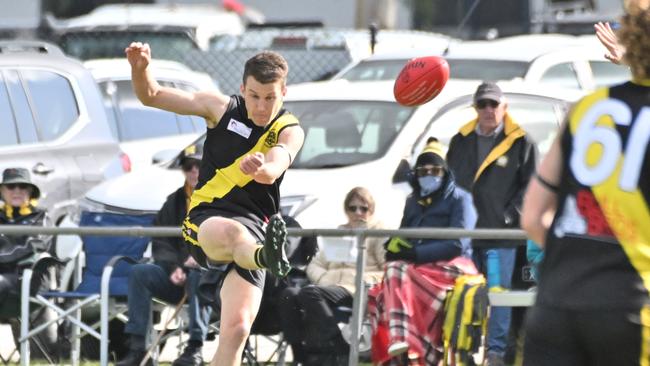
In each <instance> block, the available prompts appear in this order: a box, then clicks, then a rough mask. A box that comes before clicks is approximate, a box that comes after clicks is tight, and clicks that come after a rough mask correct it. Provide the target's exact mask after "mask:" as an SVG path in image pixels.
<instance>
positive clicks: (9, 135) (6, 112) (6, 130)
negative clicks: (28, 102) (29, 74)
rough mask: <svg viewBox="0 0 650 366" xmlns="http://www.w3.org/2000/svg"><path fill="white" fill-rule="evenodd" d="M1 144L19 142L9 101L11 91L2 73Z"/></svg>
mask: <svg viewBox="0 0 650 366" xmlns="http://www.w3.org/2000/svg"><path fill="white" fill-rule="evenodd" d="M0 131H2V133H0V146H9V145H15V144H17V143H18V136H17V135H16V124H15V122H14V115H13V112H12V109H11V103H10V102H9V93H8V91H7V85H6V83H5V81H4V77H3V76H2V74H0Z"/></svg>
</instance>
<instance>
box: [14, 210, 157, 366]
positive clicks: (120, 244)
mask: <svg viewBox="0 0 650 366" xmlns="http://www.w3.org/2000/svg"><path fill="white" fill-rule="evenodd" d="M153 217H154V216H153V215H122V214H116V213H104V212H102V213H98V212H83V213H82V215H81V222H80V226H151V224H152V221H153ZM82 241H83V254H84V256H85V266H84V267H83V272H81V270H80V269H81V264H82V263H81V261H82V259H81V256H77V257H76V258H74V259H73V260H75V261H76V265H75V275H74V276H73V277H74V282H75V284H77V283H78V286H76V288H75V289H74V291H49V292H37V293H35V294H33V296H30V291H29V284H30V281H31V276H32V271H30V270H26V271H25V272H24V273H23V282H22V293H21V318H22V319H23V320H22V324H21V327H22V328H21V338H20V340H19V341H20V348H21V350H20V354H21V357H20V358H21V365H28V364H29V358H30V354H29V352H30V350H29V342H28V340H29V339H30V338H32V337H34V336H35V335H36V334H38V333H40V332H41V331H43V329H44V327H46V326H48V325H50V324H52V323H53V322H60V321H62V320H67V321H69V322H70V323H71V325H72V326H71V336H70V337H69V340H70V341H71V343H72V349H71V361H72V364H73V365H78V364H79V356H80V349H79V343H80V342H79V340H80V338H81V336H83V335H85V334H89V335H91V336H92V337H94V338H96V339H98V340H99V341H100V352H99V353H100V364H101V365H102V366H106V365H108V348H109V347H108V346H109V339H108V331H109V329H108V324H109V321H110V320H111V319H114V318H118V319H120V320H123V321H125V320H126V316H124V314H123V312H124V311H125V310H126V306H125V304H123V303H122V304H119V303H118V301H117V300H118V299H120V298H121V299H124V298H125V297H126V295H127V290H128V276H129V272H130V266H131V264H133V263H135V262H136V261H139V260H140V259H142V255H143V253H144V251H145V249H146V247H147V245H148V243H149V238H144V237H108V236H84V237H83V238H82ZM61 300H69V301H64V302H61ZM30 303H36V304H39V305H41V306H45V307H48V308H51V309H53V310H54V311H55V312H56V313H57V315H58V317H57V318H55V319H52V320H51V321H48V322H46V323H44V324H41V325H40V326H37V327H36V328H34V329H29V322H27V321H25V320H26V319H27V316H28V314H29V313H30ZM97 304H99V305H100V321H99V322H95V323H90V322H88V323H85V322H83V321H82V317H81V311H82V309H87V308H88V307H90V306H94V307H95V309H96V306H97ZM98 327H99V328H100V331H99V332H97V330H96V329H97V328H98ZM80 330H81V331H80Z"/></svg>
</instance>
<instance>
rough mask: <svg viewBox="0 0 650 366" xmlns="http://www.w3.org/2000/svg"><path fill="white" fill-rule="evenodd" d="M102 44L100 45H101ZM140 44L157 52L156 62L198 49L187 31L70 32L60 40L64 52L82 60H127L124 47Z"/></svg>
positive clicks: (175, 57) (172, 58)
mask: <svg viewBox="0 0 650 366" xmlns="http://www.w3.org/2000/svg"><path fill="white" fill-rule="evenodd" d="M99 40H101V42H99ZM133 40H138V41H140V42H145V43H148V44H149V45H150V46H151V48H152V49H153V50H155V52H156V54H155V56H156V58H157V59H170V60H175V59H178V55H182V54H184V53H185V52H187V51H189V50H192V49H196V43H195V41H194V39H193V38H192V35H191V33H190V32H189V31H187V30H178V31H166V30H158V31H145V30H143V31H128V30H105V31H88V30H84V31H83V32H81V31H80V32H70V33H65V34H63V35H61V36H60V38H59V39H58V41H57V43H58V44H59V46H61V48H62V49H63V51H64V52H65V53H66V54H68V55H70V56H73V57H75V58H78V59H80V60H89V59H94V58H113V57H124V47H125V46H124V45H128V44H129V43H131V42H133Z"/></svg>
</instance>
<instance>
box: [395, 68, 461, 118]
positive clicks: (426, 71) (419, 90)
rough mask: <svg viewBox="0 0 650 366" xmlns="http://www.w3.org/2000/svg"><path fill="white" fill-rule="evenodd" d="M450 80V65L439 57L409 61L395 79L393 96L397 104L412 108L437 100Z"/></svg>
mask: <svg viewBox="0 0 650 366" xmlns="http://www.w3.org/2000/svg"><path fill="white" fill-rule="evenodd" d="M448 79H449V64H448V63H447V60H445V59H444V58H442V57H439V56H426V57H417V58H414V59H411V60H409V62H407V63H406V65H404V67H403V68H402V71H401V72H400V73H399V75H398V76H397V79H395V85H394V86H393V95H395V100H397V103H399V104H401V105H403V106H407V107H412V106H417V105H420V104H424V103H426V102H428V101H430V100H431V99H433V98H435V97H436V96H437V95H438V94H440V92H441V91H442V88H443V87H444V86H445V84H446V83H447V80H448Z"/></svg>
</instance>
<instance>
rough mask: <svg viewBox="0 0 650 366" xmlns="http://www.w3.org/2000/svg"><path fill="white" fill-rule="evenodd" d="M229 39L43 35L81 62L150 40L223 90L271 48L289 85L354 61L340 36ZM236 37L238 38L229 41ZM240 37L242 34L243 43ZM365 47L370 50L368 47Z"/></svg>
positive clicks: (157, 52) (161, 33)
mask: <svg viewBox="0 0 650 366" xmlns="http://www.w3.org/2000/svg"><path fill="white" fill-rule="evenodd" d="M359 32H366V31H363V30H360V31H359ZM229 37H230V39H224V41H223V42H221V43H219V40H217V41H216V43H214V44H213V45H211V47H210V48H209V49H206V50H204V49H200V47H198V45H197V44H196V43H195V42H194V41H193V39H192V37H191V34H188V33H186V32H179V31H177V30H174V29H169V28H165V29H161V30H156V31H150V30H128V31H120V32H117V31H115V30H93V31H83V32H81V31H79V32H69V33H63V34H56V33H50V34H45V35H43V36H42V38H44V39H45V40H47V41H49V42H52V43H55V44H58V45H59V46H60V47H61V48H62V49H63V51H64V52H65V53H66V54H68V55H70V56H73V57H76V58H78V59H80V60H84V61H85V60H89V59H96V58H122V57H124V48H125V47H126V46H128V44H129V43H130V42H132V41H134V40H138V41H141V42H146V43H149V44H150V46H151V49H152V55H153V57H154V58H155V59H162V60H172V61H177V62H180V63H183V64H185V65H186V66H188V67H189V68H191V69H193V70H195V71H200V72H204V73H207V74H208V75H210V76H211V77H212V78H213V79H214V80H215V82H217V84H218V85H219V88H220V89H221V91H222V92H224V93H226V94H235V93H238V92H239V86H240V85H241V82H242V80H241V77H242V74H243V70H244V63H245V62H246V60H247V59H249V58H250V57H252V56H253V55H255V54H257V53H259V52H260V51H262V50H266V49H271V50H275V51H278V52H280V53H281V54H282V55H283V56H284V57H285V59H286V60H287V63H288V64H289V70H290V72H289V77H288V80H287V82H288V83H289V84H295V83H300V82H308V81H314V80H322V79H326V78H328V77H329V76H331V75H332V74H334V73H335V72H337V71H339V70H340V69H342V68H343V67H344V66H346V65H347V64H348V63H350V62H351V61H352V60H353V55H352V52H351V50H350V49H349V47H348V46H347V44H346V43H345V42H343V40H342V38H341V39H333V38H330V39H329V40H328V42H329V44H323V45H318V44H317V45H314V44H313V42H311V41H310V40H309V39H308V38H307V37H306V36H304V35H297V36H295V37H292V36H282V37H275V38H273V37H269V35H268V34H263V33H255V32H252V33H251V32H249V33H246V35H245V36H244V35H241V36H229ZM234 37H240V38H239V39H238V40H237V41H236V42H233V40H232V39H233V38H234ZM243 37H246V40H245V42H244V40H243ZM256 37H257V38H256ZM368 38H369V37H368ZM274 42H275V44H274ZM278 43H279V44H278ZM237 44H239V45H237ZM367 47H368V49H369V48H370V45H369V44H368V46H367Z"/></svg>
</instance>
